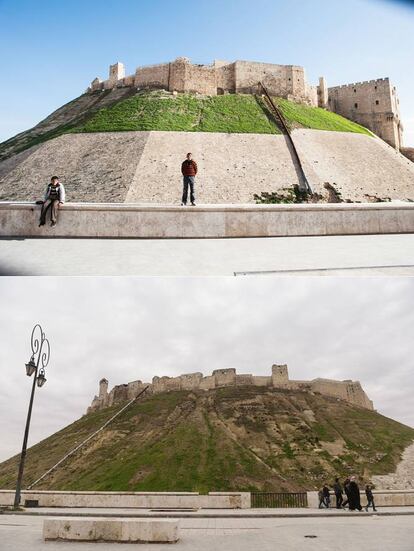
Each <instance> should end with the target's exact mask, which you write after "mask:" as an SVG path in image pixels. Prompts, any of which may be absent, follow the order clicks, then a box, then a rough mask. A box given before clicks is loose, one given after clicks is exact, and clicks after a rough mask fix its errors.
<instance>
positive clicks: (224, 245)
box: [0, 234, 414, 276]
mask: <svg viewBox="0 0 414 551" xmlns="http://www.w3.org/2000/svg"><path fill="white" fill-rule="evenodd" d="M257 274H259V275H345V276H348V275H351V276H355V275H362V276H363V275H386V276H388V275H400V276H404V275H414V234H395V235H393V234H390V235H355V236H329V237H266V238H243V239H239V238H234V239H23V238H16V239H0V275H10V276H16V275H53V276H64V275H67V276H71V275H79V276H82V275H85V276H98V275H106V276H112V275H113V276H116V275H137V276H225V275H237V276H251V275H257Z"/></svg>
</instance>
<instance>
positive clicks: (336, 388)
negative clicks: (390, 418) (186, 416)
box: [88, 364, 374, 413]
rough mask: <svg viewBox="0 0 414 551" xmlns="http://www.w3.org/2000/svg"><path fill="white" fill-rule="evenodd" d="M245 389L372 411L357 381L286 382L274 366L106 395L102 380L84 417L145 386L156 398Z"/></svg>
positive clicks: (128, 387)
mask: <svg viewBox="0 0 414 551" xmlns="http://www.w3.org/2000/svg"><path fill="white" fill-rule="evenodd" d="M246 385H247V386H257V387H269V388H281V389H283V388H285V389H291V390H302V391H307V392H319V393H321V394H323V395H325V396H331V397H333V398H339V399H341V400H345V401H347V402H349V403H351V404H355V405H358V406H360V407H363V408H366V409H371V410H372V409H374V406H373V403H372V401H371V400H370V399H369V398H368V396H367V395H366V393H365V392H364V390H363V388H362V386H361V383H360V382H359V381H350V380H347V381H335V380H332V379H321V378H318V379H314V380H312V381H295V380H290V379H289V373H288V367H287V365H286V364H281V365H279V364H275V365H273V366H272V375H271V376H256V375H251V374H250V373H249V374H240V375H239V374H237V373H236V370H235V369H234V368H228V369H216V370H214V371H213V373H212V375H209V376H207V377H203V374H202V373H200V372H196V373H186V374H184V375H179V376H178V377H153V379H152V383H151V384H150V383H143V382H142V381H133V382H131V383H128V384H122V385H116V386H115V387H114V388H113V389H112V390H111V391H110V392H109V393H108V381H107V380H106V379H102V380H101V381H100V383H99V396H95V397H94V399H93V400H92V404H91V405H90V407H89V408H88V413H89V412H91V411H96V410H99V409H102V408H105V407H108V406H111V405H113V404H117V403H121V402H125V401H127V400H132V399H133V398H135V397H136V396H138V394H139V393H140V392H141V391H142V390H143V389H144V388H145V387H147V386H148V387H149V388H148V392H150V393H154V394H157V393H161V392H170V391H177V390H210V389H214V388H223V387H231V386H235V387H236V386H246Z"/></svg>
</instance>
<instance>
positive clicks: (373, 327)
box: [0, 277, 414, 460]
mask: <svg viewBox="0 0 414 551" xmlns="http://www.w3.org/2000/svg"><path fill="white" fill-rule="evenodd" d="M0 304H1V309H0V335H1V346H0V369H1V375H2V377H1V384H0V435H1V439H0V460H1V459H6V458H7V457H9V456H11V455H12V454H14V453H17V452H18V451H19V450H20V447H21V441H22V435H23V430H24V423H25V416H26V411H27V405H28V399H29V393H30V382H31V380H30V379H29V378H28V377H26V375H25V367H24V364H25V363H26V362H27V361H28V359H29V356H30V334H31V330H32V327H33V325H34V324H35V323H36V322H40V323H41V324H42V326H43V329H44V330H45V332H46V334H47V336H48V337H49V340H50V343H51V350H52V354H51V360H50V365H49V368H48V370H47V374H46V376H47V383H46V385H45V386H44V387H43V388H41V389H38V391H37V393H36V398H35V404H34V410H33V418H32V426H31V433H30V444H33V443H35V442H37V441H39V440H40V439H42V438H44V437H46V436H48V435H50V434H52V433H54V432H55V431H56V430H58V429H60V428H62V427H64V426H65V425H67V424H69V423H71V422H72V421H74V420H76V419H78V418H79V417H80V416H81V415H82V414H83V413H84V412H85V410H86V408H87V407H88V405H89V404H90V402H91V400H92V398H93V396H94V394H95V393H96V392H97V387H98V381H99V379H100V378H102V377H104V376H105V377H107V378H108V379H109V383H110V388H112V386H113V385H114V384H119V383H126V382H128V381H132V380H136V379H141V380H143V381H150V380H151V378H152V376H154V375H159V376H162V375H172V376H175V375H179V374H181V373H190V372H194V371H201V372H202V373H204V374H205V375H206V374H210V373H211V371H212V370H213V369H218V368H223V367H235V368H237V370H238V372H240V373H254V374H260V375H268V374H270V370H271V365H272V364H273V363H287V364H288V366H289V373H290V376H291V378H292V379H294V378H297V379H312V378H315V377H330V378H336V379H348V378H349V379H359V380H360V381H361V383H362V385H363V387H364V389H365V390H366V391H367V393H368V395H369V396H370V398H371V399H373V401H374V405H375V407H376V408H377V409H378V410H379V411H380V412H381V413H383V414H385V415H387V416H390V417H392V418H394V419H398V420H399V421H402V422H405V423H406V424H410V425H411V426H414V412H413V408H412V395H413V386H414V385H413V384H414V374H413V358H414V339H413V329H414V278H412V279H410V278H396V277H394V278H376V279H375V278H372V279H370V278H338V277H336V278H332V279H331V278H325V277H319V278H316V277H315V278H299V277H290V278H286V279H284V278H282V279H280V278H272V277H258V278H257V277H255V278H248V277H247V278H198V279H197V278H194V279H192V278H188V279H182V278H18V277H14V278H6V277H3V278H0Z"/></svg>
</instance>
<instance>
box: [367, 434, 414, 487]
mask: <svg viewBox="0 0 414 551" xmlns="http://www.w3.org/2000/svg"><path fill="white" fill-rule="evenodd" d="M372 482H373V483H374V484H375V486H376V488H377V489H383V490H411V489H414V442H413V443H412V444H411V445H410V446H408V447H407V448H405V450H404V452H403V454H402V457H401V461H400V463H398V465H397V469H396V471H395V472H394V473H390V474H386V475H376V476H373V477H372Z"/></svg>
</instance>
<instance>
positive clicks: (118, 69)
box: [109, 61, 125, 84]
mask: <svg viewBox="0 0 414 551" xmlns="http://www.w3.org/2000/svg"><path fill="white" fill-rule="evenodd" d="M122 78H125V66H124V64H123V63H120V62H119V61H118V62H117V63H114V65H110V66H109V82H110V83H111V84H116V83H117V82H118V80H121V79H122Z"/></svg>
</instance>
